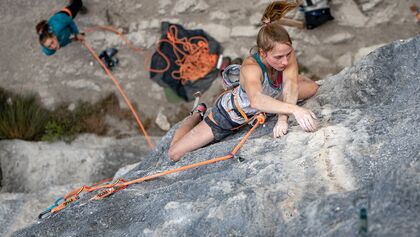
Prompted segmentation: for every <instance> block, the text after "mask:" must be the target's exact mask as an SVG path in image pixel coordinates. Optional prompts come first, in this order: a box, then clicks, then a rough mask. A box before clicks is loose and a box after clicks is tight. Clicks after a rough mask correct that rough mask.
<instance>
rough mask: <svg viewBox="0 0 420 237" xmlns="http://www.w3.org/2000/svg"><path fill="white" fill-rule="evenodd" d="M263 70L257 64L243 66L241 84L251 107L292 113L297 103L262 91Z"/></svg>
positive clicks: (270, 111)
mask: <svg viewBox="0 0 420 237" xmlns="http://www.w3.org/2000/svg"><path fill="white" fill-rule="evenodd" d="M261 77H262V71H261V69H260V67H259V66H258V65H256V64H245V65H243V66H242V68H241V85H242V86H243V87H244V90H245V91H246V94H247V96H248V99H249V101H250V103H251V107H252V108H254V109H257V110H259V111H262V112H266V113H275V114H279V113H281V114H292V113H293V111H294V110H295V109H296V107H297V106H296V105H293V104H289V103H285V102H282V101H279V100H276V99H274V98H272V97H270V96H267V95H264V94H263V91H262V84H261V79H260V78H261Z"/></svg>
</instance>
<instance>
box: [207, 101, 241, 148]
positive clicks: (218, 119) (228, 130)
mask: <svg viewBox="0 0 420 237" xmlns="http://www.w3.org/2000/svg"><path fill="white" fill-rule="evenodd" d="M204 121H205V122H206V123H207V125H209V127H210V128H211V131H212V132H213V136H214V141H215V142H219V141H221V140H222V139H223V138H225V137H227V136H229V135H231V134H233V133H235V132H236V131H237V130H232V129H233V128H237V127H239V126H241V125H240V124H238V123H235V122H233V121H232V120H231V119H230V116H229V114H228V113H227V112H226V111H225V109H224V108H223V107H222V106H221V105H220V100H218V101H217V102H216V104H215V106H213V108H212V109H211V111H210V113H209V115H208V116H207V117H205V118H204Z"/></svg>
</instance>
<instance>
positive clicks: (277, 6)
mask: <svg viewBox="0 0 420 237" xmlns="http://www.w3.org/2000/svg"><path fill="white" fill-rule="evenodd" d="M297 6H298V4H297V3H296V2H288V1H275V2H272V3H270V4H269V5H268V6H267V8H266V9H265V11H264V14H263V16H262V18H261V23H262V27H261V29H260V30H259V32H258V36H257V47H258V49H259V50H262V51H264V52H267V51H270V50H271V49H273V47H274V44H275V43H282V44H289V45H292V40H291V39H290V36H289V33H288V32H287V31H286V29H285V28H284V27H283V26H282V25H281V24H280V22H279V21H278V20H280V19H281V18H282V17H284V16H285V15H286V13H288V12H289V11H290V10H293V9H294V8H296V7H297Z"/></svg>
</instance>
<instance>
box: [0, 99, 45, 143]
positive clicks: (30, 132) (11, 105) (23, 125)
mask: <svg viewBox="0 0 420 237" xmlns="http://www.w3.org/2000/svg"><path fill="white" fill-rule="evenodd" d="M1 94H2V96H0V139H22V140H37V139H39V138H40V137H41V136H42V135H43V133H44V129H45V126H46V124H47V122H48V120H49V114H48V111H47V110H45V109H43V108H42V107H41V106H40V105H39V102H38V100H37V97H35V95H28V96H16V95H10V96H8V95H7V94H5V93H4V91H3V93H1Z"/></svg>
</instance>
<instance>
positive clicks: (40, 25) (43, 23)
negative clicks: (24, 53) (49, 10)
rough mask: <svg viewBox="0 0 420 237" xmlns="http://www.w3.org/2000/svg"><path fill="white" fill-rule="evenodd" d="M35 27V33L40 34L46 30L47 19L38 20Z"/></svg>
mask: <svg viewBox="0 0 420 237" xmlns="http://www.w3.org/2000/svg"><path fill="white" fill-rule="evenodd" d="M35 29H36V33H37V34H38V35H41V34H42V33H44V32H48V23H47V21H46V20H42V21H40V22H39V23H38V24H37V25H36V26H35Z"/></svg>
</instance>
